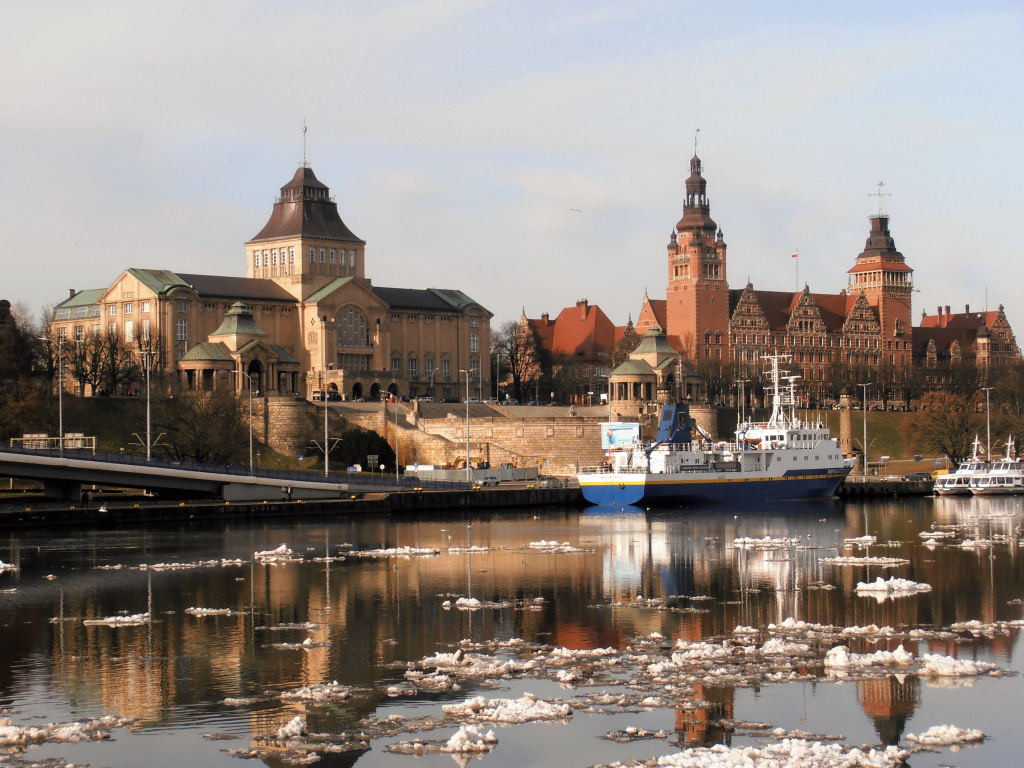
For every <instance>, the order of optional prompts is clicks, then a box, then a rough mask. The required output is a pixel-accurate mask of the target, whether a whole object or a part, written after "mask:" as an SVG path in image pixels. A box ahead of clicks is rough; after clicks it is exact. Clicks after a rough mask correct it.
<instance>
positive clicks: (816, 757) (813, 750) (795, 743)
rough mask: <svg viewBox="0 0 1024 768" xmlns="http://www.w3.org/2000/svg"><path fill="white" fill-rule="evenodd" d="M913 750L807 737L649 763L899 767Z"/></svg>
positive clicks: (734, 767) (705, 767)
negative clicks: (865, 747)
mask: <svg viewBox="0 0 1024 768" xmlns="http://www.w3.org/2000/svg"><path fill="white" fill-rule="evenodd" d="M909 754H910V753H909V752H907V751H906V750H902V749H899V748H898V747H886V748H885V749H871V750H861V749H858V748H857V747H853V748H847V747H844V746H842V745H840V744H835V743H826V744H823V743H821V742H819V741H813V742H812V741H806V740H804V739H783V740H782V741H780V742H777V743H773V744H765V745H751V746H746V747H727V746H724V745H722V744H718V745H716V746H713V747H691V748H690V749H687V750H684V751H683V752H678V753H676V754H674V755H664V756H662V757H659V758H658V759H657V760H656V761H652V762H651V763H648V765H657V766H672V767H673V768H741V767H742V768H804V767H805V766H815V768H855V767H856V768H896V766H899V765H902V764H903V762H904V761H905V760H906V758H907V756H908V755H909Z"/></svg>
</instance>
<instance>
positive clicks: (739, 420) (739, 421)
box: [736, 379, 750, 432]
mask: <svg viewBox="0 0 1024 768" xmlns="http://www.w3.org/2000/svg"><path fill="white" fill-rule="evenodd" d="M749 383H750V379H736V384H738V385H739V388H740V403H739V408H737V409H736V431H737V432H739V431H740V427H741V426H742V425H743V422H744V421H746V418H745V417H746V415H747V414H746V408H747V387H746V385H747V384H749Z"/></svg>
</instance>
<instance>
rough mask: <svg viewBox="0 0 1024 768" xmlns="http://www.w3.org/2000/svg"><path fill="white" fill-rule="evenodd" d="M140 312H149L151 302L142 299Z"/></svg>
mask: <svg viewBox="0 0 1024 768" xmlns="http://www.w3.org/2000/svg"><path fill="white" fill-rule="evenodd" d="M139 312H141V313H142V314H146V313H147V312H149V302H148V301H140V302H139Z"/></svg>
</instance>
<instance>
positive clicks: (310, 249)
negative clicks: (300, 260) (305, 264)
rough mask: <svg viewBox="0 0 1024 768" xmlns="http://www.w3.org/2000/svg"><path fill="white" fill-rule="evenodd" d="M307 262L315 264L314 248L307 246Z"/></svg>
mask: <svg viewBox="0 0 1024 768" xmlns="http://www.w3.org/2000/svg"><path fill="white" fill-rule="evenodd" d="M309 263H310V264H316V248H314V247H313V246H309Z"/></svg>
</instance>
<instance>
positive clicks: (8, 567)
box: [0, 560, 18, 573]
mask: <svg viewBox="0 0 1024 768" xmlns="http://www.w3.org/2000/svg"><path fill="white" fill-rule="evenodd" d="M16 570H18V566H16V565H12V564H11V563H5V562H4V561H3V560H0V573H3V572H4V571H16Z"/></svg>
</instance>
